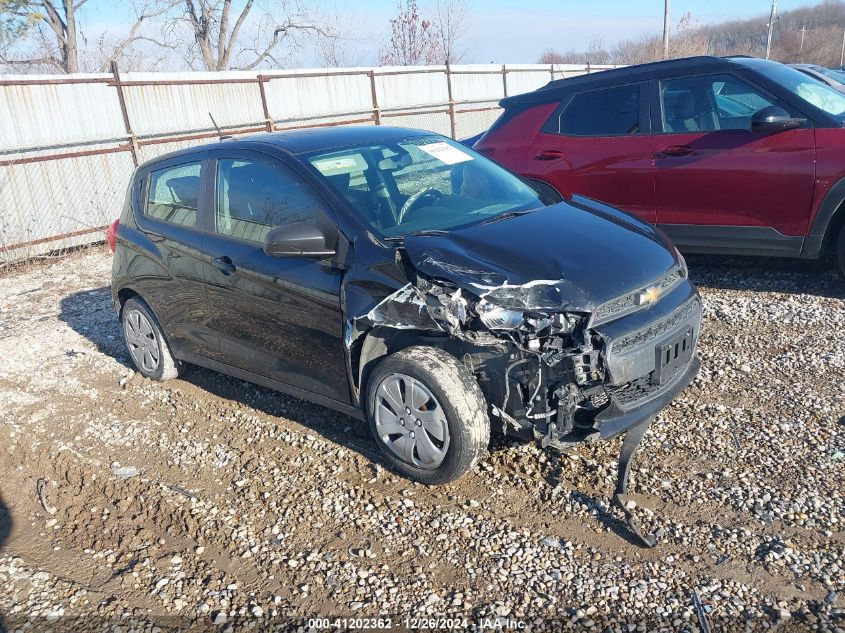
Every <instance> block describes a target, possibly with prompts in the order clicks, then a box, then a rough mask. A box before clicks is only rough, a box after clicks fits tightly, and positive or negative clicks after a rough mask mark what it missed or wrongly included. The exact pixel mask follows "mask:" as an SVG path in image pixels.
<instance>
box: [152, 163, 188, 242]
mask: <svg viewBox="0 0 845 633" xmlns="http://www.w3.org/2000/svg"><path fill="white" fill-rule="evenodd" d="M201 170H202V163H201V162H197V163H185V164H183V165H176V166H175V167H166V168H164V169H159V170H157V171H153V172H150V177H149V187H148V191H149V195H147V202H146V204H145V205H144V215H146V216H147V217H150V218H154V219H156V220H161V221H163V222H170V223H171V224H179V225H181V226H188V227H196V225H197V201H198V200H199V192H200V172H201Z"/></svg>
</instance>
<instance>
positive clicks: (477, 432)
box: [367, 346, 490, 485]
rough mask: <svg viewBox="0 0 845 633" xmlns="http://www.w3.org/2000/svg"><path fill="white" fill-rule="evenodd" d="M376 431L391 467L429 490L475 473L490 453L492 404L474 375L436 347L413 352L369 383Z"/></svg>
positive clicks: (388, 363)
mask: <svg viewBox="0 0 845 633" xmlns="http://www.w3.org/2000/svg"><path fill="white" fill-rule="evenodd" d="M367 413H368V418H369V421H370V430H371V431H372V433H373V437H374V438H375V440H376V443H377V444H378V445H379V448H380V449H381V451H382V452H383V453H384V455H385V457H386V458H387V460H388V461H389V462H390V464H391V465H392V466H393V467H394V468H395V469H396V470H398V471H399V472H400V473H402V474H403V475H405V476H406V477H408V478H410V479H413V480H414V481H418V482H420V483H423V484H429V485H432V484H444V483H447V482H450V481H454V480H456V479H458V478H460V477H461V476H462V475H464V474H465V473H466V472H467V471H469V470H471V469H472V468H473V467H474V466H475V464H476V463H478V460H479V459H481V457H482V456H483V455H484V453H485V452H486V450H487V445H488V443H489V441H490V419H489V417H488V415H487V402H486V400H485V399H484V395H483V394H482V393H481V389H480V388H479V386H478V383H477V382H476V381H475V378H474V377H473V375H472V374H471V373H470V372H469V371H468V370H467V369H466V368H465V367H464V366H463V365H461V364H460V363H459V362H458V360H457V359H456V358H455V357H454V356H452V355H450V354H448V353H446V352H444V351H443V350H441V349H438V348H435V347H423V346H418V347H409V348H407V349H404V350H401V351H399V352H397V353H395V354H392V355H391V356H388V357H387V358H385V359H384V360H382V361H381V363H379V365H378V366H377V367H376V368H375V370H374V371H373V373H372V374H371V375H370V378H369V381H368V383H367Z"/></svg>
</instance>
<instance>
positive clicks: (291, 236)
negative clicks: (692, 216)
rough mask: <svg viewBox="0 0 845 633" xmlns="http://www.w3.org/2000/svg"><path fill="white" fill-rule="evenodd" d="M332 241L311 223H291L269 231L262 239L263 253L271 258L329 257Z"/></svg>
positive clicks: (333, 250)
mask: <svg viewBox="0 0 845 633" xmlns="http://www.w3.org/2000/svg"><path fill="white" fill-rule="evenodd" d="M330 243H334V239H329V238H328V236H327V235H326V233H325V232H324V230H323V229H321V228H320V227H318V226H316V225H315V224H314V223H313V222H307V221H306V222H293V223H291V224H284V225H282V226H277V227H275V228H273V229H270V232H269V233H267V236H266V237H265V238H264V252H265V253H266V254H267V255H269V256H271V257H318V258H321V259H322V258H325V257H331V256H332V255H334V254H335V249H334V247H333V246H329V244H330Z"/></svg>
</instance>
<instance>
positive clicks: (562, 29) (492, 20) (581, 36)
mask: <svg viewBox="0 0 845 633" xmlns="http://www.w3.org/2000/svg"><path fill="white" fill-rule="evenodd" d="M272 1H273V0H269V2H270V3H272ZM432 2H433V0H418V4H419V7H420V13H421V14H422V16H423V17H425V15H426V7H427V6H428V5H430V4H432ZM470 2H471V7H472V8H471V15H470V19H469V20H468V22H469V25H468V29H467V33H466V36H465V38H464V41H463V43H462V46H463V48H465V49H466V50H467V54H466V55H465V57H464V58H463V59H462V62H463V63H488V62H493V63H512V64H518V63H535V62H536V61H537V59H538V58H539V56H540V55H541V53H542V52H543V51H544V50H546V49H547V48H553V49H555V50H558V51H560V52H564V51H566V50H569V49H575V50H583V49H586V48H587V47H588V46H589V43H590V40H591V39H592V38H593V37H595V36H599V37H600V38H601V40H602V43H603V44H604V46H605V47H606V48H610V47H612V45H613V44H614V43H616V42H617V41H619V40H623V39H629V38H635V37H639V36H641V35H644V34H649V33H657V32H660V31H662V28H663V0H592V1H589V0H557V1H554V0H520V1H518V2H514V1H512V0H470ZM115 4H116V3H112V2H111V1H110V0H99V1H97V2H93V1H92V2H89V3H87V5H86V8H87V9H88V10H89V11H90V12H91V14H89V20H90V22H89V29H88V30H89V34H91V33H97V32H102V31H106V32H109V31H112V32H115V33H117V32H120V31H121V30H122V28H128V26H126V25H125V21H126V17H125V11H124V13H123V15H121V13H120V12H119V10H118V9H117V8H116V6H115ZM302 4H303V6H307V5H308V1H307V0H303V1H302ZM812 4H815V2H813V1H812V0H809V1H808V0H803V1H802V0H778V9H779V11H788V10H790V9H795V8H797V7H800V6H807V5H812ZM242 5H243V2H239V0H234V6H235V7H238V6H242ZM320 6H322V7H323V8H324V9H329V10H330V11H331V10H334V11H335V12H336V13H338V14H340V15H342V20H341V22H342V24H343V25H345V26H346V27H347V28H350V29H351V30H352V31H354V33H355V36H354V39H353V40H351V41H348V42H347V43H345V44H344V46H343V48H344V50H345V55H344V57H345V58H347V60H348V61H347V63H346V65H363V66H368V65H373V64H376V63H377V58H378V50H379V48H380V46H381V45H382V44H383V43H384V42H386V41H387V39H388V38H389V23H388V20H389V19H390V18H391V17H392V16H393V15H394V14H395V12H396V0H365V1H364V2H351V1H343V0H328V1H327V0H323V1H322V2H321V3H320ZM770 8H771V0H671V17H670V25H671V26H672V27H674V26H675V25H676V24H677V23H678V20H679V19H680V18H681V16H682V15H683V14H685V13H687V12H689V13H690V14H691V15H692V17H693V23H694V24H695V23H697V24H705V23H711V22H720V21H722V20H728V19H737V18H749V17H755V16H764V17H763V18H762V20H761V25H760V28H761V30H763V31H764V30H765V28H766V22H767V18H768V13H769V10H770ZM292 61H293V63H294V64H295V65H298V66H302V65H309V62H311V64H312V65H313V60H309V59H307V55H306V56H305V57H301V58H300V59H296V60H292Z"/></svg>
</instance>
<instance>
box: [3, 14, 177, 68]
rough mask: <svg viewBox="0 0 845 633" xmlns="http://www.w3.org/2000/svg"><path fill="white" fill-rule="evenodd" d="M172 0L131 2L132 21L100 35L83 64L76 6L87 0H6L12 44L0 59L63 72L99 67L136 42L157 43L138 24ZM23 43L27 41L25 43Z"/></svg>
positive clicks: (105, 64)
mask: <svg viewBox="0 0 845 633" xmlns="http://www.w3.org/2000/svg"><path fill="white" fill-rule="evenodd" d="M172 1H175V0H171V1H169V0H142V1H141V2H139V3H138V4H133V5H132V10H133V13H134V19H133V22H131V23H130V28H129V31H128V32H127V33H125V34H124V35H122V36H119V37H117V38H116V39H112V40H109V41H108V42H107V40H106V39H105V38H101V42H100V43H101V48H100V51H99V52H100V54H99V55H96V57H97V58H98V59H96V60H94V61H93V62H92V63H91V64H86V65H83V63H82V59H83V53H84V50H83V47H84V43H85V38H84V37H83V36H82V35H81V34H82V27H81V19H80V15H79V10H80V8H81V7H82V6H83V5H84V4H85V3H86V2H87V0H75V1H74V0H8V1H7V4H9V5H11V10H10V12H9V13H6V12H5V11H4V15H9V16H10V18H11V17H13V18H14V19H15V20H16V22H14V24H15V25H16V41H15V42H14V44H16V45H17V46H15V45H12V46H8V47H7V48H6V49H5V50H2V49H0V53H2V57H0V63H2V64H5V65H10V66H19V67H25V68H33V67H35V68H43V67H49V68H53V69H55V70H60V71H62V72H65V73H76V72H80V71H81V70H84V69H85V67H86V66H87V67H89V68H91V69H97V70H103V69H105V68H108V65H109V64H110V63H111V62H112V61H115V60H119V59H121V58H122V57H123V56H124V54H125V53H126V52H127V50H128V49H129V48H130V47H131V46H132V45H133V44H135V43H136V42H139V41H142V40H147V41H150V42H155V43H157V44H159V42H157V41H156V40H155V39H154V38H152V37H150V36H148V35H146V34H145V33H144V32H143V31H142V27H144V26H145V25H147V24H149V22H150V21H151V20H152V19H153V18H156V17H158V16H162V15H164V14H165V13H167V11H169V10H170V9H171V7H172V6H173V5H172ZM27 44H28V45H29V46H28V47H27Z"/></svg>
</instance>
